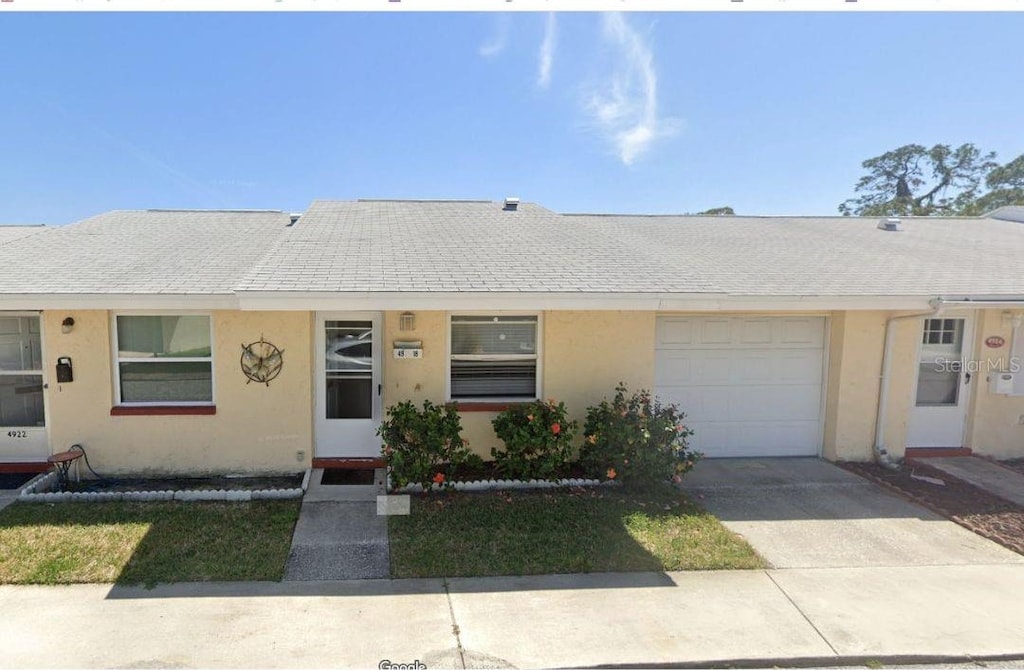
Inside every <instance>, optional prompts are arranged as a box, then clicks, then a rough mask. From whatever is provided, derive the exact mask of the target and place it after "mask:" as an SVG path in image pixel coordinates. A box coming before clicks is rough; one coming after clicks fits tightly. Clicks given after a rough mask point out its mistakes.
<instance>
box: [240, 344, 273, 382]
mask: <svg viewBox="0 0 1024 670" xmlns="http://www.w3.org/2000/svg"><path fill="white" fill-rule="evenodd" d="M240 362H241V365H242V373H243V374H244V375H245V376H246V377H248V378H249V380H248V381H247V382H245V383H246V384H248V383H249V382H257V383H260V384H266V385H267V386H270V382H271V380H272V379H274V378H275V377H277V376H278V375H279V374H281V368H282V367H283V366H284V351H283V350H281V349H278V348H277V347H275V346H274V345H273V344H271V343H270V342H267V341H266V340H264V339H263V336H262V335H260V339H259V341H257V342H252V343H251V344H243V345H242V359H241V361H240Z"/></svg>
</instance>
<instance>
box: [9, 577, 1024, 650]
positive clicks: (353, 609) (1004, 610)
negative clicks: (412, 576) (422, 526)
mask: <svg viewBox="0 0 1024 670" xmlns="http://www.w3.org/2000/svg"><path fill="white" fill-rule="evenodd" d="M1022 592H1024V565H1020V564H995V565H953V566H913V567H899V568H881V567H869V568H821V569H789V570H768V571H761V570H759V571H748V572H739V571H736V572H704V573H700V572H689V573H669V574H663V573H635V574H598V575H571V576H542V577H509V578H474V579H451V580H440V579H426V580H377V581H365V580H362V581H346V582H293V583H284V582H283V583H249V584H177V585H169V586H160V587H157V588H155V589H152V590H146V589H143V588H124V587H113V588H112V587H110V586H109V585H108V586H94V585H81V586H67V587H24V586H4V587H0V609H2V611H3V612H4V616H3V617H0V639H3V640H4V641H5V644H4V653H3V654H2V655H0V666H4V667H19V668H49V667H60V668H66V667H89V668H101V667H137V668H138V667H146V668H157V667H176V668H186V667H215V668H227V667H281V668H292V667H294V668H320V667H335V668H337V667H361V668H362V667H377V666H378V664H379V663H380V662H381V661H382V660H384V659H387V660H390V661H393V662H396V663H411V662H413V661H415V660H420V661H422V662H423V663H425V664H426V666H427V668H439V667H448V668H452V667H454V668H461V667H519V668H549V667H556V666H560V667H573V666H594V665H598V664H602V665H609V664H610V665H616V664H618V665H621V664H633V665H652V664H683V663H694V664H709V663H714V662H723V661H733V662H737V661H743V660H746V659H749V660H755V661H760V662H761V663H760V665H762V666H764V667H771V666H772V665H776V664H780V665H784V664H787V663H789V662H791V661H792V660H793V659H797V660H799V659H804V660H805V661H806V660H807V659H815V664H817V665H830V664H841V663H843V662H850V661H858V662H860V663H861V664H862V665H863V662H865V661H866V660H869V659H883V660H884V659H894V658H902V659H904V660H906V658H907V657H927V658H931V659H933V660H934V659H937V658H939V657H950V658H966V657H968V656H970V657H973V658H985V657H996V656H1021V657H1024V608H1022V607H1020V599H1019V594H1020V593H1022Z"/></svg>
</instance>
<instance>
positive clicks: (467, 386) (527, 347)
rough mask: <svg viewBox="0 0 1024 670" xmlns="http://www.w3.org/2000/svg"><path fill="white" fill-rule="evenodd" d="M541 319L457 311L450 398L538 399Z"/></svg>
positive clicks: (452, 332) (452, 340)
mask: <svg viewBox="0 0 1024 670" xmlns="http://www.w3.org/2000/svg"><path fill="white" fill-rule="evenodd" d="M537 337H538V335H537V317H536V316H479V315H453V316H452V320H451V345H452V346H451V361H450V374H451V397H452V399H453V400H467V399H483V398H524V399H528V398H536V397H538V389H537Z"/></svg>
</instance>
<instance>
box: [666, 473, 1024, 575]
mask: <svg viewBox="0 0 1024 670" xmlns="http://www.w3.org/2000/svg"><path fill="white" fill-rule="evenodd" d="M958 460H966V459H958ZM992 467H998V466H992ZM683 488H684V490H685V491H686V493H687V494H688V495H690V496H692V497H694V498H696V499H697V501H698V502H700V503H701V504H702V505H703V506H704V507H705V508H706V509H707V510H708V511H710V512H711V513H712V514H714V515H715V516H717V517H718V518H719V519H720V520H721V521H722V523H723V524H724V525H725V526H726V527H727V528H729V529H730V530H732V531H734V532H736V533H738V534H740V535H742V536H744V537H745V538H746V539H747V541H749V542H750V544H751V545H753V547H754V549H756V550H757V551H758V553H760V554H761V555H762V556H763V557H764V558H766V559H767V560H768V562H769V563H771V565H772V567H775V568H840V567H871V566H875V567H886V566H904V567H906V566H926V565H936V566H944V565H954V564H960V565H972V564H976V565H984V564H994V563H1018V564H1024V556H1021V555H1020V554H1016V553H1014V552H1012V551H1010V550H1009V549H1005V548H1003V547H1000V546H999V545H997V544H995V543H994V542H990V541H989V540H986V539H985V538H983V537H981V536H979V535H975V534H974V533H972V532H970V531H969V530H966V529H965V528H961V527H960V526H958V525H956V524H955V523H953V522H951V521H948V520H946V519H944V518H942V517H940V516H939V515H937V514H934V513H933V512H930V511H928V510H927V509H924V508H923V507H920V506H919V505H915V504H913V503H911V502H909V501H907V500H906V499H904V498H901V497H898V496H895V495H892V494H890V493H888V492H887V491H885V490H884V489H882V488H881V487H878V486H876V485H875V484H873V483H871V482H870V481H868V480H866V479H864V478H862V477H858V476H856V475H854V474H852V473H850V472H847V471H845V470H843V469H841V468H838V467H836V466H835V465H833V464H831V463H828V462H826V461H822V460H819V459H815V458H749V459H747V458H736V459H717V460H710V459H709V460H706V461H701V462H700V463H698V464H697V467H696V468H695V469H694V471H693V472H692V473H690V474H688V475H687V476H686V478H685V479H684V480H683Z"/></svg>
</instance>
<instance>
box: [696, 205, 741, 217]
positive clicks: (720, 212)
mask: <svg viewBox="0 0 1024 670" xmlns="http://www.w3.org/2000/svg"><path fill="white" fill-rule="evenodd" d="M735 215H736V212H735V211H733V208H732V207H729V206H728V205H726V206H725V207H712V208H711V209H705V210H704V211H703V212H697V214H696V216H735Z"/></svg>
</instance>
